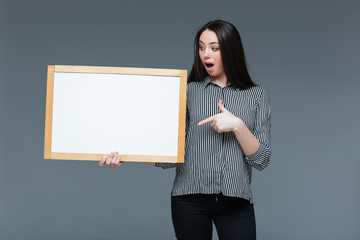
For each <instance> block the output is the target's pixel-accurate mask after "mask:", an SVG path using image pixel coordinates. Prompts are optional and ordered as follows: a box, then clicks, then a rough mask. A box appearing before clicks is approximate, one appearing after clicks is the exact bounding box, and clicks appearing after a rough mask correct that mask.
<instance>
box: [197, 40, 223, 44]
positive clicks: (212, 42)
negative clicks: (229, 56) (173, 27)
mask: <svg viewBox="0 0 360 240" xmlns="http://www.w3.org/2000/svg"><path fill="white" fill-rule="evenodd" d="M199 42H200V43H202V44H205V43H204V42H203V41H201V40H199ZM210 44H219V43H218V42H211V43H210Z"/></svg>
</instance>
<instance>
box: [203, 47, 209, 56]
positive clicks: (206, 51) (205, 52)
mask: <svg viewBox="0 0 360 240" xmlns="http://www.w3.org/2000/svg"><path fill="white" fill-rule="evenodd" d="M204 57H205V58H209V57H210V53H209V50H208V48H206V49H205V51H204Z"/></svg>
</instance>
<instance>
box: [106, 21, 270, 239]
mask: <svg viewBox="0 0 360 240" xmlns="http://www.w3.org/2000/svg"><path fill="white" fill-rule="evenodd" d="M270 127H271V122H270V102H269V99H268V96H267V94H266V91H265V90H263V89H262V88H260V87H259V86H257V85H256V84H255V83H254V82H253V81H252V80H251V78H250V76H249V73H248V70H247V66H246V61H245V55H244V51H243V47H242V43H241V38H240V35H239V33H238V31H237V30H236V28H235V27H234V26H233V25H232V24H231V23H229V22H225V21H221V20H216V21H211V22H209V23H207V24H206V25H205V26H203V27H202V28H201V29H200V30H199V32H198V33H197V35H196V37H195V59H194V64H193V67H192V70H191V72H190V76H189V79H188V85H187V103H186V138H185V162H184V163H183V164H170V163H156V164H152V165H155V166H157V167H162V168H171V167H176V177H175V180H174V185H173V189H172V194H171V195H172V198H171V208H172V220H173V225H174V229H175V234H176V237H177V239H184V240H191V239H196V240H201V239H211V238H212V225H213V223H214V225H215V227H216V230H217V233H218V236H219V239H220V240H223V239H256V230H255V215H254V209H253V197H252V193H251V189H250V183H251V176H252V174H251V172H252V168H256V169H258V170H262V169H264V168H265V167H266V166H267V165H268V163H269V159H270V154H271V148H270ZM104 164H106V165H107V166H110V167H119V166H120V165H121V164H122V162H121V161H120V156H119V154H118V152H116V153H111V154H110V155H109V156H108V157H104V158H103V159H102V160H100V162H99V165H100V166H102V165H104Z"/></svg>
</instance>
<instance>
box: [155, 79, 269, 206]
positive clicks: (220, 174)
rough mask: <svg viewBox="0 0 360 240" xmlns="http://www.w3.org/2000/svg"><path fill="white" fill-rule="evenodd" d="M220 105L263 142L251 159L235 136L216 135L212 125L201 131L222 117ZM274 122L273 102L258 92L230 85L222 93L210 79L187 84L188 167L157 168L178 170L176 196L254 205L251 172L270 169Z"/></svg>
mask: <svg viewBox="0 0 360 240" xmlns="http://www.w3.org/2000/svg"><path fill="white" fill-rule="evenodd" d="M219 99H222V100H223V105H224V107H225V108H226V109H227V110H228V111H230V112H231V113H232V114H233V115H235V116H236V117H238V118H240V119H241V120H243V122H244V123H245V124H246V126H247V127H248V128H249V130H250V131H251V132H252V133H253V134H254V136H255V137H256V138H257V139H258V140H259V142H260V145H259V148H258V149H257V150H256V151H255V152H254V153H253V154H251V155H249V156H245V155H244V153H243V152H242V149H241V146H240V144H239V142H238V141H237V139H236V137H235V134H234V132H224V133H218V132H216V131H215V130H214V129H213V128H212V127H211V126H210V124H205V125H203V126H198V125H197V124H198V122H199V121H201V120H204V119H206V118H208V117H210V116H212V115H215V114H217V113H219V112H220V110H219V108H218V101H219ZM270 117H271V110H270V101H269V99H268V96H267V94H266V91H265V90H264V89H262V88H260V87H258V86H255V87H252V88H250V89H246V90H241V89H238V88H235V87H232V86H231V85H228V86H226V87H224V88H221V87H219V86H218V85H216V84H214V83H213V82H212V81H211V79H210V77H207V78H205V80H204V81H202V82H191V83H188V85H187V103H186V137H185V160H184V163H156V164H155V166H157V167H162V168H164V169H165V168H171V167H176V177H175V180H174V184H173V189H172V193H171V194H172V196H177V195H186V194H196V193H203V194H214V193H222V194H224V195H226V196H232V197H240V198H244V199H247V200H249V201H250V202H252V199H253V197H252V193H251V189H250V184H251V175H252V168H253V167H254V168H256V169H258V170H262V169H264V168H265V167H266V166H267V165H268V164H269V159H270V154H271V148H270V127H271V121H270Z"/></svg>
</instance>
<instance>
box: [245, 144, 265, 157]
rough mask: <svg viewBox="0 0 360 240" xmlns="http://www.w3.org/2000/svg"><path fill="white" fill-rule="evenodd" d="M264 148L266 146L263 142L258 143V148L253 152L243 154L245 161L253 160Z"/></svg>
mask: <svg viewBox="0 0 360 240" xmlns="http://www.w3.org/2000/svg"><path fill="white" fill-rule="evenodd" d="M265 148H266V146H265V144H263V143H260V144H259V147H258V149H257V150H256V151H255V152H254V153H252V154H250V155H248V156H245V159H246V160H247V161H255V160H256V159H257V158H258V157H259V156H260V155H261V153H262V152H263V151H264V149H265Z"/></svg>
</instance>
